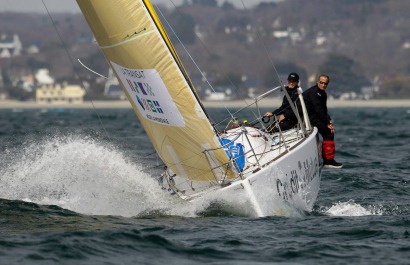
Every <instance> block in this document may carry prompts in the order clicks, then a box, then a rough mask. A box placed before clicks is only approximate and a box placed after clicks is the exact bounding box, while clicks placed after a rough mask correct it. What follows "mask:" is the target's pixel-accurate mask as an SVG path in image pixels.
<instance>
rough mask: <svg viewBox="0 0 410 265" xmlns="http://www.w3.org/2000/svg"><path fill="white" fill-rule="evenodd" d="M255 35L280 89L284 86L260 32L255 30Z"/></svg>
mask: <svg viewBox="0 0 410 265" xmlns="http://www.w3.org/2000/svg"><path fill="white" fill-rule="evenodd" d="M241 3H242V6H243V8H244V9H245V10H246V11H249V9H248V8H247V7H246V6H245V3H244V2H243V0H241ZM251 14H252V13H251ZM256 35H257V36H258V39H259V42H260V43H261V44H262V47H263V49H264V51H265V53H266V55H267V57H268V59H269V62H270V64H271V65H272V67H273V70H274V71H275V74H276V77H277V78H278V81H279V84H280V85H281V87H282V88H284V85H283V83H282V80H280V77H279V72H278V70H277V69H276V66H275V64H274V63H273V59H272V56H271V55H270V53H269V51H268V49H267V48H266V45H265V44H264V42H263V40H262V36H261V34H260V32H259V31H258V30H256Z"/></svg>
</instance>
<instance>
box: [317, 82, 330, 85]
mask: <svg viewBox="0 0 410 265" xmlns="http://www.w3.org/2000/svg"><path fill="white" fill-rule="evenodd" d="M319 84H321V85H328V84H329V82H322V81H319Z"/></svg>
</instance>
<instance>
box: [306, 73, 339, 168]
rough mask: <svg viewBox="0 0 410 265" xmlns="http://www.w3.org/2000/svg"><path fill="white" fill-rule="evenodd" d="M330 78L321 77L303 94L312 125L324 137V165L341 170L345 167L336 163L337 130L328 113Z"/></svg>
mask: <svg viewBox="0 0 410 265" xmlns="http://www.w3.org/2000/svg"><path fill="white" fill-rule="evenodd" d="M329 81H330V78H329V76H327V75H320V76H319V80H318V81H317V83H316V85H314V86H312V87H311V88H309V89H308V90H306V91H305V92H303V100H304V101H305V104H306V109H307V111H308V114H309V119H310V123H311V125H312V126H314V127H317V129H318V130H319V133H320V134H321V135H322V137H323V143H322V155H323V160H324V161H323V164H324V167H327V168H341V167H342V166H343V165H342V164H340V163H338V162H336V161H335V159H334V157H335V142H334V135H335V128H334V125H333V121H332V119H331V118H330V116H329V113H328V111H327V94H326V88H327V86H328V84H329Z"/></svg>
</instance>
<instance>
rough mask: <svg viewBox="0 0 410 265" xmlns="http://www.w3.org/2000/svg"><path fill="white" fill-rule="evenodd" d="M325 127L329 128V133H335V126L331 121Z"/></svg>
mask: <svg viewBox="0 0 410 265" xmlns="http://www.w3.org/2000/svg"><path fill="white" fill-rule="evenodd" d="M327 128H329V130H330V132H331V133H335V126H334V125H333V122H332V121H330V122H329V124H328V125H327Z"/></svg>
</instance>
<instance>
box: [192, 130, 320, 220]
mask: <svg viewBox="0 0 410 265" xmlns="http://www.w3.org/2000/svg"><path fill="white" fill-rule="evenodd" d="M317 133H318V132H317V129H316V128H314V130H313V132H312V133H311V134H310V136H309V137H307V138H304V139H301V140H299V141H296V142H295V143H294V144H293V146H291V147H290V149H289V151H288V152H284V153H282V155H280V156H279V157H277V158H276V159H275V160H274V161H272V162H271V163H268V164H265V166H262V167H261V169H260V170H254V171H256V172H254V173H253V172H247V173H246V172H245V171H244V172H245V174H244V176H243V179H238V180H234V181H232V182H231V183H230V185H228V186H226V187H223V188H218V189H212V190H211V191H209V190H208V191H205V192H204V194H203V195H204V196H206V197H208V198H209V197H211V198H217V201H218V202H221V203H223V204H225V205H227V206H229V207H232V208H233V209H238V210H239V211H241V212H244V211H245V214H246V215H249V216H254V217H264V216H272V215H280V216H289V215H291V214H292V213H293V212H295V211H311V210H312V208H313V205H314V203H315V201H316V197H317V195H318V192H319V186H320V178H321V176H320V172H321V158H320V157H321V154H320V152H319V150H320V148H319V147H320V143H319V139H318V137H317ZM255 169H256V168H255ZM201 197H202V196H200V197H195V198H192V200H193V201H195V200H198V199H200V198H201Z"/></svg>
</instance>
